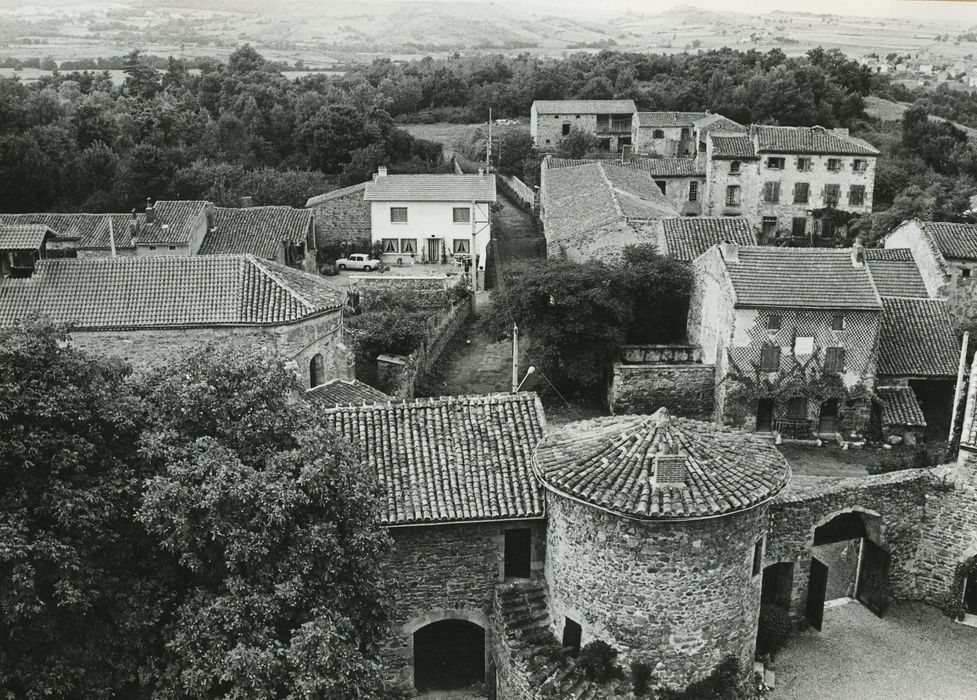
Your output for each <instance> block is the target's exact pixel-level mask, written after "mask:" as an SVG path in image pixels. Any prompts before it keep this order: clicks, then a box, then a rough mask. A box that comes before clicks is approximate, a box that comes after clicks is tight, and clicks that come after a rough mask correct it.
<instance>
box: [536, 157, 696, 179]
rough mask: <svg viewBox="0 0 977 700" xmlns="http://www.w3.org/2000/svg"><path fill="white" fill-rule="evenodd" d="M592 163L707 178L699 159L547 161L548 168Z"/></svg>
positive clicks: (654, 173) (666, 175)
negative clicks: (622, 161)
mask: <svg viewBox="0 0 977 700" xmlns="http://www.w3.org/2000/svg"><path fill="white" fill-rule="evenodd" d="M590 163H607V164H610V165H618V166H620V167H623V168H631V169H633V170H645V171H647V172H648V173H650V174H651V176H652V177H705V174H706V168H705V165H703V164H702V163H701V162H700V161H699V159H698V158H644V157H641V156H632V157H631V160H629V161H628V162H627V163H621V162H620V161H612V160H609V159H600V160H596V159H590V160H586V159H570V158H550V159H549V160H548V161H547V168H549V169H550V170H552V169H555V168H572V167H575V166H577V165H589V164H590Z"/></svg>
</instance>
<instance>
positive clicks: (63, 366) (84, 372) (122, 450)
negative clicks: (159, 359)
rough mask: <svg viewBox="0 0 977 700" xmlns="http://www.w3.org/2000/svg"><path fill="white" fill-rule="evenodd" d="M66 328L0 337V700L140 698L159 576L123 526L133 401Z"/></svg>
mask: <svg viewBox="0 0 977 700" xmlns="http://www.w3.org/2000/svg"><path fill="white" fill-rule="evenodd" d="M67 340H68V338H67V335H66V333H65V330H64V329H62V328H58V327H55V326H52V325H49V324H30V325H24V326H18V327H15V328H12V329H5V330H0V695H2V696H3V697H10V698H15V697H16V698H50V697H62V698H64V697H77V698H81V697H85V698H100V697H104V698H108V697H140V696H142V695H143V694H144V690H145V689H144V688H143V687H142V683H141V682H140V677H141V676H142V677H144V678H148V677H151V676H153V675H154V674H153V673H152V669H151V665H150V664H148V663H147V660H148V659H152V658H153V657H154V655H155V654H156V653H157V652H158V651H159V650H160V649H161V646H160V637H159V632H160V631H161V628H162V625H163V623H164V622H165V609H166V607H167V601H168V600H169V595H168V593H167V591H168V586H167V585H166V578H167V573H166V572H167V571H168V568H167V565H166V563H165V561H160V560H159V558H158V556H157V555H156V553H155V548H154V546H153V544H152V542H151V541H150V540H149V539H148V538H147V536H146V534H145V532H144V531H143V529H142V528H141V527H139V525H138V523H136V522H135V519H134V517H133V516H134V514H135V512H136V510H137V509H138V508H139V505H140V499H141V483H142V479H143V478H144V477H146V476H148V473H147V472H146V467H145V465H144V463H143V461H142V460H140V459H139V458H138V455H137V453H136V450H135V444H136V442H137V440H138V437H139V433H140V431H141V429H142V426H143V421H144V417H145V412H144V410H143V406H142V403H141V402H140V401H139V399H138V398H137V397H135V396H134V395H133V394H132V393H131V392H130V391H129V389H128V386H127V380H126V378H127V375H128V369H127V367H126V366H125V365H123V364H122V363H121V362H118V361H113V360H106V359H100V358H95V357H92V356H89V355H87V354H86V353H84V352H81V351H79V350H77V349H75V348H73V347H72V346H71V345H70V344H69V343H68V342H67Z"/></svg>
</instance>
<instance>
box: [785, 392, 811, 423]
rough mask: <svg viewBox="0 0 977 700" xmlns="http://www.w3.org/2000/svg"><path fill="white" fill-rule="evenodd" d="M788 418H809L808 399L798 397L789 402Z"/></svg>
mask: <svg viewBox="0 0 977 700" xmlns="http://www.w3.org/2000/svg"><path fill="white" fill-rule="evenodd" d="M787 417H788V418H793V419H794V420H802V419H804V418H807V399H806V398H804V397H803V396H797V397H794V398H792V399H788V400H787Z"/></svg>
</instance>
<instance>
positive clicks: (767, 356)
mask: <svg viewBox="0 0 977 700" xmlns="http://www.w3.org/2000/svg"><path fill="white" fill-rule="evenodd" d="M760 371H761V372H779V371H780V346H779V345H764V346H763V349H762V350H761V351H760Z"/></svg>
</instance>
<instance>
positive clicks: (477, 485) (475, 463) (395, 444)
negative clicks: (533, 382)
mask: <svg viewBox="0 0 977 700" xmlns="http://www.w3.org/2000/svg"><path fill="white" fill-rule="evenodd" d="M323 416H324V419H325V422H326V424H327V425H329V426H331V427H333V428H334V429H335V430H336V431H338V432H339V433H341V434H342V435H344V436H346V437H347V438H348V439H349V440H350V441H351V442H352V443H353V444H354V445H357V446H359V447H360V448H361V449H362V451H363V456H364V458H365V459H366V461H367V462H368V463H369V465H370V466H371V467H372V468H373V469H375V470H376V471H377V475H378V478H379V481H380V484H381V485H382V486H383V487H384V490H385V491H386V494H385V495H384V497H383V508H382V512H381V519H382V521H383V522H384V523H385V524H387V525H408V524H419V523H431V524H435V523H444V522H458V521H466V520H513V519H519V518H540V517H542V516H543V499H542V495H541V493H540V489H539V484H538V482H537V481H536V479H535V478H534V477H533V475H532V469H531V467H530V462H531V460H532V454H533V449H534V448H535V447H536V443H537V442H538V441H539V440H540V438H541V437H542V436H543V428H544V426H545V419H544V417H543V408H542V405H541V404H540V402H539V399H538V398H537V397H536V395H535V394H530V393H520V394H494V395H485V396H449V397H443V398H439V399H418V400H416V401H412V402H405V403H392V404H383V405H372V406H355V407H354V406H348V407H341V408H334V409H329V410H327V411H325V412H324V413H323Z"/></svg>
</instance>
